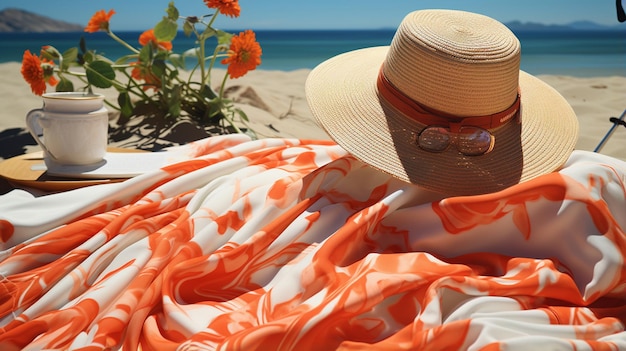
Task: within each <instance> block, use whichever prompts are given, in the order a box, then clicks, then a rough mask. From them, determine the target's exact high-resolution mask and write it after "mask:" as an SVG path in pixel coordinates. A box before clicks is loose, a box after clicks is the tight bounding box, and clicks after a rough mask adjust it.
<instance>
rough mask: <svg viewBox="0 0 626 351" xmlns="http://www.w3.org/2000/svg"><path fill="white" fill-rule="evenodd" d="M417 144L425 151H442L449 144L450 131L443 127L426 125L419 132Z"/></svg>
mask: <svg viewBox="0 0 626 351" xmlns="http://www.w3.org/2000/svg"><path fill="white" fill-rule="evenodd" d="M417 144H418V145H419V147H420V148H422V149H424V150H426V151H430V152H441V151H444V150H445V149H447V148H448V145H450V132H449V131H448V129H447V128H444V127H427V128H425V129H424V130H422V132H421V133H420V134H419V137H418V138H417Z"/></svg>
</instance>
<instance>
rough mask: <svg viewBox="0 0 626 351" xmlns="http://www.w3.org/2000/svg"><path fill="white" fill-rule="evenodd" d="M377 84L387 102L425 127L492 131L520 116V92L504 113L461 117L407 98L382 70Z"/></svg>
mask: <svg viewBox="0 0 626 351" xmlns="http://www.w3.org/2000/svg"><path fill="white" fill-rule="evenodd" d="M376 83H377V87H378V92H379V93H380V95H382V97H383V98H384V99H385V100H387V102H389V103H390V104H392V105H393V106H394V107H395V108H397V109H398V110H399V111H400V112H402V113H403V114H404V115H406V116H408V117H409V118H411V119H413V120H414V121H416V122H419V123H422V124H425V125H449V124H457V125H459V126H462V125H465V126H474V127H480V128H485V129H492V128H497V127H499V126H501V125H503V124H505V123H506V122H508V121H509V120H511V119H512V118H513V117H514V116H516V115H519V114H518V113H517V112H518V111H519V107H520V100H521V97H520V93H519V90H518V93H517V98H516V99H515V102H514V103H513V104H512V105H511V106H509V107H508V108H507V109H506V110H504V111H501V112H498V113H494V114H492V115H487V116H472V117H461V116H455V115H451V114H447V113H445V112H441V111H437V110H435V109H432V108H429V107H426V106H424V105H422V104H420V103H419V102H417V101H415V100H413V99H411V98H410V97H408V96H406V95H405V94H404V93H402V92H401V91H400V90H399V89H398V88H396V87H395V86H394V85H393V84H391V82H389V80H388V79H387V77H386V76H385V74H384V72H383V69H382V68H381V69H380V72H379V74H378V81H377V82H376Z"/></svg>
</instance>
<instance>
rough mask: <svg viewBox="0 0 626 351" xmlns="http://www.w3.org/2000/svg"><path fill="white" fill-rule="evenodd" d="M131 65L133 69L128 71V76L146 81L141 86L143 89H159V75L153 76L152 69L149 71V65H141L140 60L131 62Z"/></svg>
mask: <svg viewBox="0 0 626 351" xmlns="http://www.w3.org/2000/svg"><path fill="white" fill-rule="evenodd" d="M131 65H132V66H134V67H133V70H132V71H131V72H130V76H131V77H132V78H133V79H136V80H143V81H144V82H146V84H145V85H144V86H143V90H150V89H154V90H158V89H159V87H160V86H161V80H160V79H159V77H157V76H155V75H154V73H152V71H150V68H149V67H146V66H145V65H143V64H142V63H141V61H138V62H132V63H131Z"/></svg>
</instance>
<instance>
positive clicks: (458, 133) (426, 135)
mask: <svg viewBox="0 0 626 351" xmlns="http://www.w3.org/2000/svg"><path fill="white" fill-rule="evenodd" d="M454 129H456V130H454V131H451V130H450V128H448V127H444V126H436V125H433V126H428V127H426V128H424V129H422V131H421V132H420V133H419V134H418V136H417V145H418V146H419V147H420V148H421V149H422V150H425V151H428V152H443V151H446V150H447V149H448V148H449V147H450V145H454V146H455V147H456V149H457V150H458V151H459V152H460V153H461V154H463V155H465V156H480V155H484V154H486V153H489V152H490V151H491V150H493V146H494V144H495V140H496V138H495V137H494V136H493V135H492V134H491V133H490V132H489V131H488V130H486V129H484V128H480V127H474V126H462V127H459V128H454Z"/></svg>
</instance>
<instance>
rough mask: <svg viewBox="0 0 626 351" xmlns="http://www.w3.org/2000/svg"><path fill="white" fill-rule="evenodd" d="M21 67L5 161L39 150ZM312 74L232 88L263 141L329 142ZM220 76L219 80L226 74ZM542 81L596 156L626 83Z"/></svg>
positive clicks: (0, 113)
mask: <svg viewBox="0 0 626 351" xmlns="http://www.w3.org/2000/svg"><path fill="white" fill-rule="evenodd" d="M20 66H21V65H20V63H17V62H15V63H4V64H0V75H1V76H2V77H4V81H3V82H2V83H0V106H2V108H1V109H0V154H1V155H0V159H1V158H8V157H12V156H11V155H16V154H20V153H25V152H31V151H35V150H38V147H37V146H35V145H28V144H27V142H28V141H29V140H30V136H29V135H28V134H27V132H26V131H25V129H24V127H25V124H24V116H25V115H26V113H27V112H28V111H29V110H31V109H33V108H37V107H39V106H41V99H40V97H38V96H35V95H34V94H32V93H31V91H30V87H29V86H28V85H27V84H26V83H25V82H24V80H23V79H22V76H21V74H20ZM309 72H310V70H307V69H302V70H296V71H290V72H284V71H264V70H257V71H252V72H249V73H248V74H247V75H246V76H244V77H242V78H239V79H236V80H231V81H230V82H229V83H228V86H229V87H230V89H231V91H232V94H233V95H232V96H233V97H234V98H235V99H236V101H237V102H238V103H239V104H240V106H241V108H242V109H243V110H244V111H245V112H246V114H247V115H248V116H249V118H250V120H251V121H250V126H251V127H252V128H253V129H254V130H255V131H256V133H257V135H258V136H259V137H295V138H305V139H328V136H327V135H326V133H325V132H324V131H323V130H322V129H321V128H320V127H318V126H317V125H316V123H315V121H314V120H313V117H312V115H311V113H310V111H309V108H308V106H307V103H306V99H305V95H304V83H305V80H306V77H307V75H308V73H309ZM215 74H216V79H219V78H217V77H218V76H219V75H220V73H219V72H215ZM538 77H539V78H541V79H542V80H544V81H545V82H547V83H548V84H550V85H551V86H552V87H554V88H555V89H556V90H557V91H559V92H560V93H561V94H562V95H563V96H564V97H565V98H566V99H567V100H568V102H569V103H570V104H571V106H572V107H573V109H574V111H575V112H576V114H577V116H578V119H579V121H580V137H579V140H578V142H577V149H581V150H589V151H593V150H594V148H595V147H596V145H598V143H599V142H600V141H601V140H602V138H603V137H604V135H605V134H606V133H607V131H608V130H609V129H610V127H611V126H612V124H611V123H610V122H609V118H610V117H619V116H620V115H621V114H622V112H623V111H624V109H626V100H625V99H624V97H626V77H621V76H613V77H594V78H577V77H570V76H557V75H541V76H538ZM216 81H219V80H216ZM49 91H51V89H49ZM98 92H101V93H104V94H105V95H106V96H107V97H109V98H111V99H113V100H114V99H115V97H116V92H115V91H113V90H107V91H98ZM625 141H626V128H623V127H619V128H617V129H616V131H615V133H614V134H613V136H612V137H611V138H610V140H609V141H608V143H606V144H605V146H604V148H603V149H602V150H601V152H602V153H603V154H606V155H610V156H613V157H616V158H619V159H623V160H626V148H625V147H624V142H625Z"/></svg>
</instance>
